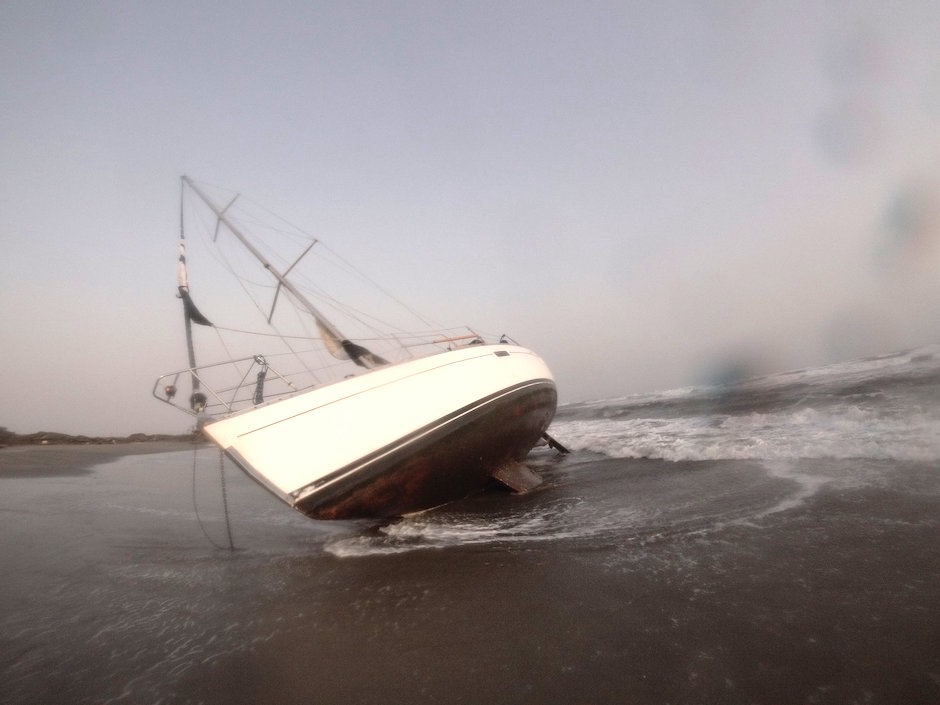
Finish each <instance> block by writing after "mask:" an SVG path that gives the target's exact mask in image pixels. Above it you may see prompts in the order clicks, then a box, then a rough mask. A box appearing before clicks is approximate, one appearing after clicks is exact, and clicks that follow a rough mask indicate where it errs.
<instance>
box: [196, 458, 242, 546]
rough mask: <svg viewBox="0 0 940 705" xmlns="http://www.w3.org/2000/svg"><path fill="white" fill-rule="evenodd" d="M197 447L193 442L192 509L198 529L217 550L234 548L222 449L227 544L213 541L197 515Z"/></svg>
mask: <svg viewBox="0 0 940 705" xmlns="http://www.w3.org/2000/svg"><path fill="white" fill-rule="evenodd" d="M198 450H199V449H198V447H197V446H196V444H195V443H193V511H194V512H195V513H196V522H197V523H198V524H199V529H200V531H202V535H203V536H205V537H206V540H207V541H208V542H209V543H211V544H212V545H213V547H215V548H217V549H219V550H225V549H227V550H229V551H234V550H235V542H234V541H233V540H232V524H231V522H230V521H229V516H228V493H227V492H226V489H225V464H224V456H223V454H222V451H221V450H219V477H220V479H221V484H222V507H223V509H224V511H225V531H226V533H227V535H228V546H227V547H226V546H222V545H221V544H218V543H216V542H215V540H214V539H213V538H212V537H211V536H210V535H209V532H208V531H206V527H205V524H203V523H202V517H201V516H199V504H198V503H197V502H196V454H197V452H198Z"/></svg>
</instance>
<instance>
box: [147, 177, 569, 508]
mask: <svg viewBox="0 0 940 705" xmlns="http://www.w3.org/2000/svg"><path fill="white" fill-rule="evenodd" d="M187 192H188V193H191V194H194V195H195V197H196V198H195V202H196V203H201V204H202V206H203V208H204V209H208V214H209V215H208V218H207V219H206V220H208V221H210V222H211V226H212V227H210V228H209V229H210V230H213V232H212V241H213V243H214V244H218V243H220V242H222V241H223V240H224V241H227V242H228V243H229V244H231V243H236V244H237V245H239V246H240V248H241V250H243V251H244V252H247V253H248V255H250V257H249V258H248V259H249V260H254V261H255V262H256V263H257V265H258V266H259V268H260V271H261V272H262V273H263V274H264V275H265V276H266V277H267V278H268V279H267V280H266V285H267V289H266V291H267V292H268V295H269V301H268V302H263V303H259V302H258V301H257V300H256V302H255V303H256V308H258V309H259V311H260V312H261V314H262V317H264V316H265V314H267V315H266V318H267V320H266V321H265V326H266V330H267V332H266V333H265V334H264V337H263V338H261V340H262V341H263V342H265V343H270V342H271V341H273V340H275V339H277V340H279V342H280V344H281V346H282V347H281V348H279V350H280V351H279V352H277V353H273V354H272V353H268V352H265V351H264V350H260V349H259V350H257V351H250V352H248V353H247V354H245V355H242V356H240V357H238V356H234V357H233V356H232V353H231V351H230V349H229V347H230V346H229V345H228V344H224V343H223V347H224V349H225V351H226V352H228V353H229V356H228V357H229V359H227V360H224V361H221V362H213V363H211V364H208V365H197V364H196V345H195V343H194V339H195V335H194V326H197V327H200V326H204V327H210V328H215V329H217V333H218V332H219V331H225V332H226V334H227V335H240V334H241V333H244V332H245V331H243V330H240V329H235V328H233V327H227V328H226V327H225V326H221V325H218V324H216V325H213V323H212V322H211V321H210V320H209V318H208V317H207V316H205V315H203V313H202V312H201V310H200V309H199V308H197V306H196V304H195V302H194V300H193V297H192V295H191V292H190V286H189V271H188V268H187V259H186V244H187V242H186V234H185V229H186V228H185V219H184V217H183V206H182V202H183V201H184V198H183V195H184V194H185V193H187ZM190 198H192V197H190ZM238 200H239V197H238V196H236V197H235V198H233V199H231V201H230V202H228V203H225V204H222V203H219V202H217V200H216V199H215V198H213V197H212V196H210V195H209V193H208V192H207V189H206V187H203V186H202V185H200V184H197V183H196V182H194V181H193V180H192V179H190V178H189V177H187V176H183V177H182V180H181V217H180V241H179V262H178V281H177V295H178V297H179V298H180V299H181V300H182V304H183V314H184V324H185V333H186V342H187V350H188V354H189V366H188V367H187V368H186V369H184V370H181V371H178V372H174V373H170V374H167V375H162V376H161V377H159V378H158V379H157V381H156V382H155V384H154V388H153V394H154V396H155V397H156V398H157V399H159V400H161V401H163V402H166V403H168V404H171V405H173V406H175V407H177V408H179V409H181V410H182V411H184V412H186V413H188V414H190V415H191V416H193V417H195V419H196V425H197V427H198V428H200V429H201V430H202V432H203V433H204V434H205V436H206V437H207V438H208V439H209V440H211V441H212V442H213V443H215V444H216V445H217V446H218V447H219V448H221V449H222V451H224V453H225V455H226V456H227V457H228V458H230V459H231V460H232V461H234V463H235V464H236V465H238V467H240V468H241V469H242V470H243V471H244V472H246V473H247V474H248V475H249V476H251V477H252V478H253V479H255V480H256V481H257V482H258V483H260V484H261V485H262V486H264V487H265V488H266V489H267V490H269V491H270V492H271V493H272V494H274V495H275V496H277V497H278V498H280V499H281V500H282V501H284V502H285V503H286V504H287V505H288V506H290V507H292V508H293V509H295V510H297V511H299V512H301V513H303V514H305V515H306V516H308V517H311V518H314V519H354V518H375V517H394V516H401V515H405V514H409V513H413V512H419V511H423V510H427V509H430V508H433V507H437V506H440V505H443V504H446V503H448V502H451V501H453V500H456V499H460V498H462V497H466V496H468V495H470V494H473V493H476V492H478V491H480V490H482V489H484V488H485V487H487V486H488V485H490V484H492V483H493V482H494V481H497V482H499V483H502V484H504V485H506V486H508V487H509V488H511V489H513V490H515V491H516V492H526V491H529V490H531V489H532V488H534V487H535V486H537V485H538V484H539V482H540V481H541V478H540V477H539V476H538V475H537V474H536V473H535V472H534V471H533V470H531V469H530V468H529V467H527V466H526V465H525V464H524V462H523V461H524V460H525V458H526V456H527V455H528V453H529V452H530V450H531V449H532V448H533V447H534V446H535V445H536V444H537V443H540V442H541V441H540V439H543V440H544V441H547V442H548V443H549V444H550V445H552V446H553V447H555V448H556V449H558V450H559V451H564V448H563V446H561V445H560V444H558V443H557V442H556V441H555V440H554V439H552V438H551V437H550V436H548V434H547V429H548V427H549V424H550V423H551V421H552V418H553V417H554V414H555V410H556V405H557V391H556V386H555V381H554V378H553V376H552V373H551V371H550V370H549V368H548V366H547V365H546V363H545V362H544V361H543V360H542V359H541V358H540V357H539V356H538V355H537V354H536V353H535V352H533V351H532V350H529V349H528V348H525V347H523V346H521V345H518V344H516V343H515V342H514V341H512V340H511V339H510V338H508V337H507V336H505V335H503V336H500V337H499V338H498V339H495V340H494V339H488V338H487V336H485V335H483V334H480V333H478V332H476V331H475V330H473V329H467V330H466V331H463V332H460V333H459V334H458V333H455V332H454V330H453V329H449V330H444V331H443V332H442V331H439V330H427V331H421V332H420V333H414V332H410V331H403V330H396V331H394V332H393V333H392V334H389V335H386V336H384V337H382V336H379V335H378V334H373V333H370V334H368V335H367V336H366V337H367V339H363V338H359V339H353V338H352V337H349V336H347V335H345V334H344V333H343V332H341V330H340V328H339V327H338V326H339V324H338V323H337V322H335V321H334V320H332V318H331V316H328V315H326V314H325V313H324V309H326V308H327V307H329V308H330V309H331V310H337V311H347V312H348V311H349V310H352V311H354V312H356V311H357V310H356V309H343V308H342V307H341V305H340V304H339V303H338V302H337V300H336V299H335V297H333V296H332V295H329V294H326V293H325V292H324V291H323V290H322V288H321V287H319V286H318V284H317V283H316V282H310V281H309V280H306V279H303V278H300V275H299V270H300V267H299V265H300V264H301V263H303V262H306V261H307V260H309V259H310V257H309V255H310V253H311V252H317V251H318V250H319V249H320V248H321V247H322V246H321V244H320V241H319V240H318V239H316V238H309V240H308V241H307V242H306V243H303V242H301V243H300V244H299V245H298V250H299V252H298V253H294V254H295V255H296V256H295V257H293V259H291V258H283V257H282V258H281V259H280V260H279V261H274V259H273V258H272V257H270V256H269V255H268V254H266V252H265V251H263V249H262V248H261V246H260V245H259V244H258V242H257V241H256V240H254V239H252V238H251V237H249V234H248V232H247V231H246V229H245V226H244V225H243V224H242V222H241V221H237V220H236V218H235V217H234V215H233V212H234V208H233V206H234V205H235V204H236V203H237V202H238ZM343 263H344V265H345V264H347V263H345V260H343ZM346 268H347V269H348V267H346ZM355 271H357V272H358V270H355ZM249 281H250V282H251V283H254V281H255V280H253V279H252V280H249V279H248V278H245V279H243V280H242V284H243V288H246V285H245V284H244V282H249ZM285 302H288V303H289V304H290V306H291V308H292V309H293V310H294V311H295V313H294V318H295V319H299V320H300V321H301V323H303V324H305V325H306V326H307V327H308V329H309V330H310V331H311V335H309V337H304V336H299V335H298V336H292V335H287V334H285V333H284V331H283V330H281V329H280V327H279V326H278V324H277V323H276V320H275V319H276V313H277V312H278V311H279V309H280V308H281V307H282V306H283V305H285ZM265 306H270V308H269V309H267V310H265V308H264V307H265ZM223 308H224V310H225V311H227V310H228V309H229V308H230V301H228V300H227V299H226V305H225V306H224V307H223ZM256 313H257V312H256ZM354 318H357V319H358V320H359V321H360V322H361V321H363V320H367V321H370V322H371V320H372V319H367V318H365V316H364V314H358V313H357V315H354ZM271 331H273V332H271ZM314 343H316V344H315V345H314ZM308 344H309V345H310V346H311V348H310V351H313V352H317V353H318V354H319V355H320V356H321V357H324V356H325V357H328V358H329V359H330V360H332V361H333V362H334V363H336V365H337V366H338V367H339V370H338V371H337V373H338V375H339V376H338V378H337V379H326V378H324V372H323V371H324V370H325V369H326V368H331V369H332V368H333V364H332V363H331V364H328V365H322V364H321V365H320V366H319V367H317V366H316V364H314V365H311V364H309V363H301V362H299V361H300V359H301V357H302V354H303V353H305V352H309V351H307V350H302V349H301V347H303V346H304V345H308ZM379 344H382V345H384V346H385V347H384V348H383V349H382V350H381V351H378V350H377V346H378V345H379ZM259 345H260V343H259ZM282 360H283V361H284V362H281V361H282ZM276 361H277V362H276ZM343 366H345V367H343ZM302 378H303V379H302ZM187 379H188V381H189V386H190V394H189V396H188V398H186V397H185V395H183V394H179V393H178V392H179V386H180V385H181V384H183V383H184V382H186V381H187ZM232 380H234V381H232Z"/></svg>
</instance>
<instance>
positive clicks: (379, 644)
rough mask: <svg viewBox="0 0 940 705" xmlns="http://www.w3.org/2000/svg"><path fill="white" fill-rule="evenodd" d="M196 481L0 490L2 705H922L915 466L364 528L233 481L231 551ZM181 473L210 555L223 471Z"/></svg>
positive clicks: (930, 597)
mask: <svg viewBox="0 0 940 705" xmlns="http://www.w3.org/2000/svg"><path fill="white" fill-rule="evenodd" d="M140 450H142V451H143V449H140ZM3 452H4V453H6V452H7V451H3ZM108 452H110V449H109V451H108ZM114 452H118V451H116V450H115V451H114ZM85 454H87V455H85ZM92 455H94V453H93V451H84V450H81V449H66V450H62V451H55V453H46V449H39V454H38V455H33V456H31V457H32V458H33V459H34V460H35V459H36V458H39V459H40V460H41V461H42V463H45V464H46V465H52V464H54V463H55V462H57V461H56V460H54V459H55V458H59V459H62V461H63V462H65V463H66V465H67V466H68V467H69V468H74V467H81V466H83V464H84V461H85V459H86V458H88V457H91V456H92ZM28 456H29V454H24V455H23V459H24V465H23V469H28V467H31V466H30V465H28V464H27V463H25V461H26V460H27V459H28ZM109 457H111V458H113V457H114V456H109ZM69 458H71V460H69ZM192 461H193V455H192V453H190V452H175V453H162V454H157V455H137V456H127V457H124V458H121V459H119V460H118V462H110V463H109V464H107V465H103V466H97V467H95V468H93V469H90V470H87V471H86V474H84V475H71V476H70V475H68V474H61V475H59V476H53V475H50V474H48V473H47V474H46V476H44V477H40V478H37V479H32V478H28V477H24V476H22V474H21V475H20V476H18V477H16V476H11V475H6V476H3V477H2V478H0V531H2V534H0V535H2V536H3V539H2V543H0V558H2V560H3V564H4V565H5V566H6V567H7V570H8V571H10V572H9V573H8V575H7V578H6V579H5V580H4V582H3V583H2V584H0V606H2V612H0V634H2V636H0V701H2V702H5V703H36V702H44V703H83V702H87V703H105V702H127V703H159V702H172V703H200V702H202V703H259V702H277V703H311V702H314V703H376V702H382V703H415V702H421V703H468V704H469V703H483V702H485V703H507V704H508V703H618V704H619V703H628V702H629V703H686V702H702V703H705V702H720V703H767V704H768V705H770V704H773V703H840V704H841V703H851V702H859V703H862V702H864V703H906V704H914V703H936V702H940V579H938V578H940V542H938V535H940V534H938V528H940V523H938V517H940V480H938V478H937V470H936V468H933V467H930V466H928V465H923V464H920V465H919V464H914V463H908V464H897V463H893V464H887V463H881V464H879V463H869V465H868V466H866V467H865V468H864V472H865V473H867V474H865V475H864V476H865V477H867V478H869V479H868V480H866V481H865V482H855V483H854V484H845V483H840V482H839V481H838V478H839V477H841V476H842V475H843V474H844V473H845V472H848V471H849V470H852V471H853V472H856V473H859V472H860V471H859V469H858V467H857V465H858V463H854V464H851V463H846V464H844V465H843V466H839V465H838V464H828V465H824V464H822V463H819V464H817V465H816V466H813V467H811V468H807V467H802V468H797V470H799V471H800V472H803V473H804V475H802V476H798V479H799V478H800V477H802V478H803V479H802V480H800V482H794V481H792V480H790V479H786V478H781V477H780V476H779V474H778V475H777V476H775V475H774V474H773V473H767V472H765V471H763V470H761V469H760V468H757V467H756V466H754V465H753V464H747V463H737V464H735V463H712V462H700V463H685V464H683V463H662V462H659V461H606V460H602V459H593V458H587V459H585V458H581V459H578V458H575V459H574V460H573V461H570V462H569V461H566V462H565V463H561V464H558V465H557V466H551V467H547V468H544V472H545V473H546V475H547V478H548V479H547V482H546V487H545V489H543V490H541V491H538V492H536V493H533V494H532V495H530V496H527V497H514V496H511V495H508V494H495V495H492V494H491V495H487V496H484V497H476V498H471V499H468V500H465V501H463V502H461V503H458V504H456V505H451V506H450V507H448V508H447V509H446V510H444V511H441V512H437V513H431V514H426V515H422V517H419V518H416V519H413V520H406V521H405V522H402V523H400V524H397V525H392V526H385V527H376V526H371V525H369V524H368V523H362V522H359V523H352V522H345V523H334V524H330V523H323V522H311V521H309V520H307V519H305V518H303V517H300V516H299V515H296V514H294V513H291V512H289V511H287V510H286V509H284V508H283V507H282V506H281V505H280V504H279V503H278V502H277V501H276V500H273V499H272V498H270V497H268V496H267V495H266V494H265V493H263V492H262V491H261V490H260V489H259V488H258V487H257V486H256V485H254V483H252V482H250V481H249V480H247V479H246V478H244V477H243V476H241V475H239V474H236V472H235V471H232V470H229V471H227V472H226V488H227V493H228V500H229V505H230V510H231V519H232V523H233V527H234V531H235V543H236V546H237V547H238V550H236V551H225V550H216V549H213V548H212V547H211V546H210V545H208V543H207V541H206V540H205V538H204V537H203V536H202V534H201V533H200V530H199V526H198V523H197V522H196V520H195V516H194V513H193V509H192V504H191V502H190V487H191V483H192V478H191V469H192ZM30 462H33V461H30ZM36 462H39V461H36ZM196 465H197V467H198V474H197V477H196V484H197V494H198V502H199V506H200V512H201V519H202V521H203V524H204V526H205V528H206V530H207V532H208V533H209V534H210V536H213V537H215V538H216V539H218V540H219V541H221V539H222V537H223V536H224V522H223V521H222V519H223V517H222V514H221V511H220V505H219V501H218V500H219V497H218V491H219V486H218V482H219V478H218V475H217V456H215V455H214V454H213V453H212V452H211V451H206V450H203V451H200V452H199V453H198V454H197V460H196ZM8 467H13V465H12V464H11V465H10V466H8ZM85 467H87V466H85ZM64 470H65V468H63V471H64ZM810 470H812V471H813V472H822V471H823V470H825V471H826V472H827V473H828V475H826V477H831V478H836V479H834V480H827V481H826V482H820V483H817V484H816V485H813V484H812V483H810V482H808V481H806V479H805V478H807V477H816V476H815V475H813V476H810V475H808V474H806V473H808V472H809V471H810ZM791 471H793V470H792V468H791ZM794 472H795V471H794ZM801 482H802V484H801ZM807 487H813V488H814V489H813V492H812V494H810V493H809V492H808V491H807V489H806V488H807ZM644 508H649V511H648V512H647V513H644ZM491 526H497V527H501V528H500V530H499V531H497V532H490V531H489V529H488V527H491Z"/></svg>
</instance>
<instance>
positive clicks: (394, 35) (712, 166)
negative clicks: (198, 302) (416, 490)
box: [0, 0, 940, 435]
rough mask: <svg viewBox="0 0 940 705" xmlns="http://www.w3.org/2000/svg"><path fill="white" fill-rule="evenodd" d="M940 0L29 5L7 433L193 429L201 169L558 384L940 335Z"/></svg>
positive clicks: (9, 178) (3, 206) (814, 358)
mask: <svg viewBox="0 0 940 705" xmlns="http://www.w3.org/2000/svg"><path fill="white" fill-rule="evenodd" d="M937 37H940V3H936V2H923V1H921V2H903V1H902V2H892V3H884V2H871V3H865V2H845V3H838V2H826V3H820V2H778V3H772V2H766V3H765V2H751V1H749V0H748V1H741V2H735V1H733V0H732V1H728V2H711V3H708V2H642V3H640V2H637V3H591V2H565V3H562V2H502V1H501V2H462V3H455V2H398V3H395V2H363V3H354V2H335V3H318V2H291V3H281V2H264V3H238V2H230V3H219V2H211V3H210V2H187V3H175V2H160V3H156V2H150V3H133V2H114V3H103V2H88V3H72V2H61V3H49V2H41V1H35V0H33V1H28V2H18V1H10V0H7V1H6V2H3V3H2V4H0V57H2V66H3V71H2V72H0V242H2V246H3V257H2V259H0V302H2V306H3V309H2V310H3V326H2V331H3V332H2V339H0V342H2V357H0V360H2V363H3V364H2V366H0V388H2V390H3V395H2V398H3V402H2V406H0V410H2V413H0V425H3V426H7V427H8V428H10V429H12V430H14V431H18V432H31V431H37V430H58V431H64V432H70V433H87V434H102V435H103V434H122V435H123V434H126V433H131V432H135V431H144V432H159V431H174V432H175V431H181V430H184V429H185V428H186V427H187V424H188V417H185V416H184V415H182V414H179V413H177V412H174V411H173V410H172V409H170V408H169V407H166V406H164V405H161V404H160V403H158V402H157V401H155V400H154V399H152V398H151V396H150V388H151V385H152V383H153V380H154V379H155V377H156V376H157V375H158V374H159V373H162V372H167V371H171V370H174V369H179V368H180V367H183V366H185V351H184V349H183V347H182V335H181V331H180V328H181V325H180V318H181V317H180V302H179V301H178V300H177V299H176V298H175V280H174V277H175V258H176V237H177V233H178V226H177V223H178V210H177V209H178V188H179V182H178V177H179V175H180V174H182V173H188V174H190V175H192V176H193V177H195V178H197V179H201V180H205V181H208V182H210V183H215V184H221V185H224V186H227V187H230V188H232V189H235V190H238V191H241V192H243V193H245V194H249V195H250V196H252V197H253V198H254V199H255V200H258V201H261V202H262V203H264V204H266V205H268V206H270V207H271V208H273V209H274V210H275V211H276V212H278V213H279V214H281V215H283V216H285V217H286V218H287V219H289V220H291V221H292V222H295V223H300V224H302V225H303V226H304V227H305V229H306V230H308V231H309V232H311V233H313V234H315V235H317V236H320V237H322V238H323V239H324V240H326V241H327V242H328V243H329V244H330V245H331V247H332V248H333V249H334V250H337V251H339V252H340V253H342V254H343V255H345V256H346V257H348V258H350V259H352V260H354V261H355V262H356V263H357V264H358V265H359V266H360V267H361V268H363V269H365V270H366V271H368V272H369V273H370V274H371V275H372V276H373V277H374V278H376V279H378V280H380V281H381V282H382V284H383V285H384V286H385V287H386V288H389V289H391V290H393V291H395V292H396V293H397V294H398V296H399V297H400V298H402V299H404V300H406V301H407V302H408V303H409V304H411V305H412V306H414V307H415V308H417V309H419V310H421V311H424V312H426V313H427V314H428V315H429V316H431V317H433V318H434V319H436V320H439V321H443V322H447V323H453V324H455V325H459V324H469V325H475V326H479V327H480V328H482V329H485V330H492V331H499V332H502V331H505V332H508V333H510V334H511V335H512V336H513V337H514V338H516V339H517V340H519V341H520V342H522V343H524V344H526V345H528V346H530V347H532V348H534V349H536V350H538V351H539V352H540V353H541V354H542V355H543V357H545V359H546V360H547V361H548V363H549V365H550V366H551V367H552V368H553V370H554V372H555V375H556V378H557V381H558V385H559V389H560V394H561V398H562V401H576V400H582V399H587V398H599V397H611V396H619V395H624V394H631V393H634V392H642V391H651V390H655V389H665V388H671V387H677V386H684V385H688V384H694V383H699V382H703V381H707V380H708V379H709V376H710V375H713V374H716V373H717V372H718V371H720V370H721V369H723V368H726V367H727V366H729V365H732V364H734V365H739V366H744V367H745V368H746V369H752V370H755V371H764V370H766V371H769V370H779V369H791V368H795V367H803V366H807V365H813V364H819V363H822V362H826V361H833V360H837V359H840V358H844V357H848V356H855V355H862V354H871V353H876V352H885V351H888V350H892V349H897V348H901V347H908V346H913V345H917V344H921V343H926V342H935V341H937V340H938V339H940V206H938V203H940V42H938V41H937Z"/></svg>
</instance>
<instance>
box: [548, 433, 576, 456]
mask: <svg viewBox="0 0 940 705" xmlns="http://www.w3.org/2000/svg"><path fill="white" fill-rule="evenodd" d="M542 438H544V439H545V442H546V443H548V447H549V448H554V449H555V450H557V451H558V452H559V453H565V454H567V453H570V452H571V451H570V450H568V449H567V448H565V447H564V446H563V445H562V444H561V443H559V442H558V441H556V440H555V439H554V438H552V437H551V436H549V435H548V434H547V433H543V434H542Z"/></svg>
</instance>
